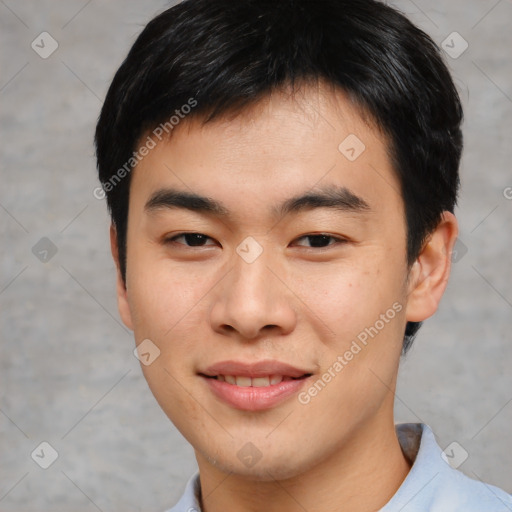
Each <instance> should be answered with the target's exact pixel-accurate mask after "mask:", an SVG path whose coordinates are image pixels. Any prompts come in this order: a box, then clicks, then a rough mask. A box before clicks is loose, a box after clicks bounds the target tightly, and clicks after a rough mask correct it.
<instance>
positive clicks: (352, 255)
mask: <svg viewBox="0 0 512 512" xmlns="http://www.w3.org/2000/svg"><path fill="white" fill-rule="evenodd" d="M349 134H356V135H357V137H358V138H359V139H360V140H361V141H363V142H364V145H365V147H366V149H365V150H364V152H363V153H362V154H361V155H360V156H359V157H358V158H357V159H356V160H355V161H353V162H351V161H349V160H348V159H347V158H346V157H345V156H344V155H343V154H342V153H341V152H340V151H339V150H338V146H339V144H340V143H341V142H342V141H343V140H344V139H345V138H346V137H347V136H348V135H349ZM163 187H170V188H174V189H178V190H180V191H185V192H194V193H197V194H201V195H204V196H208V197H210V198H213V199H215V200H217V201H219V202H221V203H222V204H223V205H224V207H225V208H226V209H227V211H228V215H225V216H222V217H219V216H216V215H214V214H211V213H200V212H194V211H189V210H186V209H183V208H160V209H157V210H154V211H147V210H145V204H146V202H147V201H148V199H149V198H150V197H151V196H152V194H153V193H154V192H155V191H156V190H158V189H161V188H163ZM322 187H327V188H330V189H332V188H333V187H346V188H348V189H350V191H351V192H353V193H354V194H356V195H357V196H359V197H361V198H363V199H364V200H365V201H366V202H367V203H368V205H369V206H370V210H368V211H364V212H347V211H341V210H336V209H332V208H312V209H308V210H304V211H301V212H298V213H294V214H289V215H287V216H284V217H277V218H276V217H275V216H273V215H272V211H271V208H272V207H273V206H274V205H276V204H279V203H281V202H283V201H284V200H286V199H288V198H290V197H292V196H296V195H299V194H303V193H305V192H311V191H318V190H320V189H321V188H322ZM399 190H400V187H399V182H398V180H397V178H396V177H395V174H394V171H393V169H392V167H391V163H390V159H389V157H388V153H387V141H386V138H385V136H384V135H383V134H382V133H381V132H379V130H377V129H376V128H375V127H373V126H371V125H370V124H368V123H367V122H365V121H364V119H363V117H362V116H361V115H360V113H359V111H358V110H357V109H356V108H355V107H354V106H353V105H352V104H351V103H350V101H349V100H348V99H347V97H346V96H345V95H344V94H343V93H342V92H340V91H334V90H332V89H330V88H328V87H326V86H324V85H322V84H319V85H318V86H311V85H310V86H304V87H303V88H302V89H301V90H300V91H299V92H298V93H297V94H296V95H295V96H292V95H290V94H289V93H287V92H285V91H281V92H276V93H273V94H272V95H271V96H269V97H267V98H265V99H264V100H262V101H261V102H259V103H258V104H257V105H255V106H253V107H251V108H248V109H245V110H244V111H243V112H242V113H241V114H240V115H237V116H236V117H230V118H223V119H219V120H215V121H214V122H211V123H208V124H207V125H204V126H202V125H201V123H200V121H199V120H195V119H189V120H185V121H182V123H181V124H180V125H179V126H178V127H177V128H176V129H175V130H174V131H173V132H172V137H171V138H170V139H169V140H163V141H162V142H160V143H159V144H158V145H157V147H155V148H154V149H153V150H151V151H150V152H149V154H148V155H147V156H146V157H145V158H144V159H143V160H142V161H141V162H140V163H139V164H138V165H137V168H136V169H135V170H134V171H133V175H132V182H131V189H130V203H129V218H128V232H127V234H128V236H127V274H126V285H125V283H124V282H123V279H122V277H121V275H120V274H119V272H118V285H117V288H118V302H119V309H120V313H121V317H122V319H123V321H124V323H125V324H126V325H127V326H128V327H129V328H130V329H133V331H134V336H135V340H136V343H137V344H138V343H140V342H142V340H144V339H150V340H151V341H152V342H153V343H154V344H155V345H156V346H157V347H158V348H159V350H160V356H159V357H158V358H157V359H156V360H155V361H154V362H153V363H152V364H150V365H148V366H142V369H143V371H144V375H145V377H146V379H147V381H148V384H149V386H150V388H151V390H152V392H153V394H154V395H155V397H156V399H157V400H158V402H159V404H160V405H161V407H162V409H163V410H164V411H165V413H166V414H167V415H168V417H169V418H170V419H171V421H172V422H173V423H174V424H175V426H176V427H177V428H178V429H179V431H180V432H181V433H182V434H183V435H184V437H185V438H186V439H187V440H188V441H189V442H190V443H191V444H192V446H193V447H194V450H195V454H196V458H197V462H198V465H199V470H200V480H201V489H202V504H201V506H202V508H203V510H204V511H207V512H220V511H225V510H238V511H242V512H244V511H247V512H249V511H261V510H265V511H267V512H274V511H283V510H286V511H288V512H295V511H299V510H300V511H303V510H309V511H318V512H323V511H332V510H342V509H343V510H351V511H356V512H357V511H361V512H363V511H368V512H370V511H375V510H377V509H379V508H380V507H382V506H384V505H385V504H386V503H387V501H389V499H390V498H391V497H392V496H393V494H394V493H395V492H396V490H397V489H398V487H399V486H400V484H401V483H402V482H403V480H404V478H405V477H406V475H407V473H408V471H409V469H410V463H409V461H407V460H406V458H405V457H404V455H403V454H402V451H401V449H400V446H399V443H398V440H397V437H396V433H395V428H394V422H393V397H394V390H395V385H396V379H397V372H398V365H399V359H400V351H401V347H402V341H403V332H404V329H405V325H406V322H407V321H422V320H425V319H426V318H428V317H430V316H431V315H432V314H433V313H434V312H435V311H436V309H437V307H438V304H439V301H440V300H441V296H442V294H443V292H444V290H445V287H446V283H447V280H448V276H449V272H450V257H449V256H450V253H451V251H452V248H453V245H454V243H455V239H456V236H457V221H456V219H455V217H454V216H453V215H452V214H451V213H449V212H445V213H444V214H443V217H442V220H441V222H440V224H439V225H438V227H437V229H436V230H435V232H433V233H432V234H431V236H430V238H429V239H428V241H427V243H426V244H425V246H424V248H423V250H422V252H421V254H420V255H419V256H418V258H417V260H416V262H415V263H414V264H413V265H412V266H411V267H408V266H407V263H406V225H405V218H404V205H403V201H402V198H401V195H400V193H399V192H398V191H399ZM182 232H192V233H202V234H204V235H207V236H208V237H210V238H207V239H205V244H204V245H203V246H192V247H190V246H188V245H187V243H188V242H187V240H188V239H186V238H184V237H181V238H177V239H174V241H172V242H169V241H166V240H168V239H169V238H172V237H175V236H177V235H179V234H180V233H182ZM309 234H316V235H319V234H328V235H330V236H332V237H335V239H344V240H345V242H344V243H336V242H335V239H327V240H328V242H327V244H328V245H327V246H326V247H321V248H317V247H311V241H312V240H315V239H311V238H308V237H307V236H306V235H309ZM248 236H252V237H253V238H254V239H255V240H256V241H257V242H258V243H259V244H260V246H261V247H262V248H263V252H262V254H261V255H260V256H259V257H258V258H257V259H256V260H255V261H254V262H253V263H247V262H246V261H244V259H242V258H241V257H240V256H239V255H238V253H237V252H236V248H237V246H238V245H239V244H240V243H241V242H242V240H244V239H245V238H246V237H248ZM316 240H318V239H316ZM111 241H112V253H113V256H114V259H115V260H116V262H118V258H117V246H116V236H115V229H114V227H112V229H111ZM118 268H119V266H118ZM395 303H398V304H399V305H400V306H402V309H401V311H400V312H398V313H397V314H396V315H395V316H394V318H393V319H392V320H391V321H389V322H388V323H386V324H385V327H384V328H382V329H381V330H379V332H378V334H377V335H376V336H375V337H373V338H371V339H370V340H369V342H368V344H367V345H366V346H364V348H363V349H362V350H361V351H360V352H359V353H357V354H356V355H354V357H353V359H352V360H351V361H349V362H348V364H347V365H346V366H344V368H343V370H342V371H341V372H339V373H338V374H337V375H336V377H335V378H333V379H332V380H331V382H329V383H328V385H326V386H325V388H323V389H322V390H321V392H319V393H318V394H317V395H316V396H315V397H314V398H312V399H311V400H310V401H309V403H307V404H303V403H300V402H299V400H298V399H297V395H294V396H292V397H290V398H288V399H287V400H286V401H284V402H282V403H280V404H279V405H278V406H276V407H273V408H271V409H268V410H264V411H258V412H248V411H241V410H237V409H235V408H232V407H231V406H229V405H227V404H226V403H224V402H222V401H220V400H219V399H217V398H216V397H215V396H214V395H213V394H212V393H211V392H210V390H209V388H208V386H207V385H206V383H205V381H204V380H203V379H202V378H201V377H199V376H198V375H197V372H198V371H200V370H201V369H205V368H206V367H207V366H209V365H211V364H213V363H215V362H218V361H224V360H228V359H236V360H242V361H245V362H251V361H255V360H262V359H277V360H279V361H283V362H287V363H289V364H291V365H294V366H297V367H300V368H307V369H309V370H311V371H312V372H313V373H314V376H313V381H315V380H317V379H318V378H320V377H321V376H322V374H324V373H325V372H326V371H327V369H328V368H329V367H332V365H333V363H334V362H335V361H336V360H337V357H338V356H339V355H343V354H344V353H345V352H346V351H347V349H349V347H350V345H351V343H352V342H353V340H355V339H356V337H357V335H358V334H359V333H361V332H362V331H364V329H365V328H367V327H369V326H373V325H375V323H376V321H377V320H378V319H379V318H380V315H381V314H383V313H385V312H386V311H388V310H389V309H390V308H392V305H393V304H395ZM306 389H307V388H306ZM248 442H250V443H252V444H253V445H254V446H255V447H257V449H258V450H259V452H261V459H260V460H259V461H258V462H257V463H256V464H254V465H253V466H252V467H247V466H246V465H245V464H244V463H243V461H242V460H240V459H239V458H238V456H237V452H238V451H239V450H240V449H241V448H242V447H243V446H244V445H246V443H248Z"/></svg>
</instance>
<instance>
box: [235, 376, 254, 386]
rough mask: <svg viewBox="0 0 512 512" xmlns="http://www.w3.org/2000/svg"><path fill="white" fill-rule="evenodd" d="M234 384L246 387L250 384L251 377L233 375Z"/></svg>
mask: <svg viewBox="0 0 512 512" xmlns="http://www.w3.org/2000/svg"><path fill="white" fill-rule="evenodd" d="M235 378H236V385H237V386H241V387H243V388H248V387H249V386H250V385H251V377H235Z"/></svg>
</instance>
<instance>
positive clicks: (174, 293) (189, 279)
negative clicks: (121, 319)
mask: <svg viewBox="0 0 512 512" xmlns="http://www.w3.org/2000/svg"><path fill="white" fill-rule="evenodd" d="M132 262H133V265H132V267H131V268H130V269H129V270H130V271H129V273H128V291H129V293H128V299H129V303H130V309H131V311H132V318H133V323H134V329H135V334H136V338H137V339H138V336H137V335H138V334H140V335H142V336H145V337H151V336H153V337H155V338H157V339H166V338H167V337H170V336H172V333H173V331H174V330H182V329H183V328H184V327H183V325H185V324H188V323H190V321H191V319H192V318H194V317H195V316H197V314H198V312H199V311H201V307H202V306H203V305H202V303H201V298H202V297H203V296H204V295H205V293H206V291H207V283H206V282H205V280H204V279H203V278H201V276H197V275H195V274H194V272H193V271H190V270H188V269H187V271H184V270H183V269H180V268H171V267H170V266H169V264H168V263H166V262H165V261H160V262H158V261H152V262H151V263H150V264H147V265H145V264H144V263H143V260H142V259H139V260H137V259H136V258H133V259H132Z"/></svg>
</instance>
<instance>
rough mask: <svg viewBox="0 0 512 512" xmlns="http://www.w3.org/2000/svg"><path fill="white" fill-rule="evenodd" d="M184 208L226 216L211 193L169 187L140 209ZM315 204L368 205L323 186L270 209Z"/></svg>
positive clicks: (356, 209)
mask: <svg viewBox="0 0 512 512" xmlns="http://www.w3.org/2000/svg"><path fill="white" fill-rule="evenodd" d="M172 208H184V209H187V210H191V211H194V212H198V213H206V214H212V215H215V216H218V217H227V216H229V210H228V209H227V208H226V207H225V206H224V205H223V204H222V203H221V202H219V201H217V200H215V199H212V198H211V197H206V196H202V195H199V194H196V193H193V192H185V191H181V190H176V189H172V188H165V189H160V190H157V191H156V192H154V193H153V194H152V195H151V197H150V198H149V200H148V201H147V202H146V204H145V206H144V210H145V211H146V212H148V213H152V212H155V211H158V210H166V209H172ZM315 208H332V209H335V210H338V211H343V212H352V213H368V212H371V207H370V205H369V204H368V203H367V202H366V201H365V200H364V199H363V198H362V197H359V196H357V195H356V194H354V193H353V192H351V191H350V190H349V189H348V188H346V187H333V186H324V187H321V188H317V189H316V190H315V191H313V190H311V191H308V192H306V193H304V194H300V195H297V196H294V197H291V198H290V199H286V200H285V201H284V202H282V203H281V204H279V205H277V206H274V207H273V208H272V210H271V212H272V214H273V215H274V216H276V217H284V216H285V215H288V214H292V213H295V214H296V213H299V212H302V211H307V210H313V209H315Z"/></svg>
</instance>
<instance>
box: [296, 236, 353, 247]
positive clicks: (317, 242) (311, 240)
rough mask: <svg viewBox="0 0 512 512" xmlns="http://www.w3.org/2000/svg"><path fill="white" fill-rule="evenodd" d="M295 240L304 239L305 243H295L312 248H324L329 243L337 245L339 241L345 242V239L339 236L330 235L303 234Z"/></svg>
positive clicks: (329, 244)
mask: <svg viewBox="0 0 512 512" xmlns="http://www.w3.org/2000/svg"><path fill="white" fill-rule="evenodd" d="M297 240H299V241H300V240H305V241H306V244H303V243H298V244H297V245H301V246H303V247H312V248H324V247H329V246H331V245H337V244H339V243H343V242H345V240H343V239H341V238H337V237H334V236H331V235H323V234H320V235H305V236H302V237H300V238H298V239H297Z"/></svg>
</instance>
